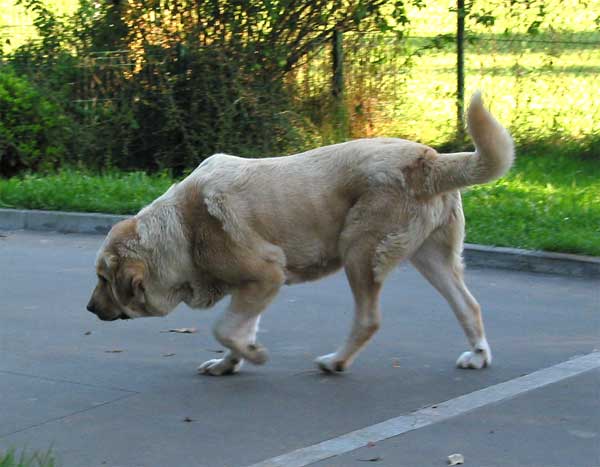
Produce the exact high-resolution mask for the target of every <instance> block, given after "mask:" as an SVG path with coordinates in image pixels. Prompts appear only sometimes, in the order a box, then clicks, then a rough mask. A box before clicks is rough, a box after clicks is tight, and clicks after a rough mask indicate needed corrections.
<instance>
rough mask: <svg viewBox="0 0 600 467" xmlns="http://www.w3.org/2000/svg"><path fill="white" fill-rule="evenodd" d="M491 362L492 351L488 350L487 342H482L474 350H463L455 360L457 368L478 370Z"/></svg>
mask: <svg viewBox="0 0 600 467" xmlns="http://www.w3.org/2000/svg"><path fill="white" fill-rule="evenodd" d="M491 363H492V352H491V351H490V347H489V345H488V344H487V342H483V343H481V344H479V345H477V347H476V348H475V349H474V350H469V351H467V352H463V353H462V354H461V356H460V357H458V360H457V361H456V366H457V367H458V368H470V369H475V370H480V369H481V368H485V367H487V366H490V364H491Z"/></svg>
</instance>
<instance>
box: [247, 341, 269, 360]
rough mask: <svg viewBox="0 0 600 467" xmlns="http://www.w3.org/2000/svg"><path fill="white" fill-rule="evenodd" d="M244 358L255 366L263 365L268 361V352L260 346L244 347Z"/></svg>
mask: <svg viewBox="0 0 600 467" xmlns="http://www.w3.org/2000/svg"><path fill="white" fill-rule="evenodd" d="M242 355H243V356H244V358H245V359H246V360H248V361H249V362H252V363H254V364H255V365H264V364H265V363H266V362H267V360H269V352H267V349H266V348H264V347H263V346H262V345H260V344H250V345H248V346H246V348H245V349H244V352H243V353H242Z"/></svg>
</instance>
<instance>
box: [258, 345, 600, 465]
mask: <svg viewBox="0 0 600 467" xmlns="http://www.w3.org/2000/svg"><path fill="white" fill-rule="evenodd" d="M598 368H600V352H592V353H589V354H586V355H583V356H579V357H575V358H572V359H570V360H567V361H565V362H562V363H559V364H557V365H554V366H551V367H548V368H544V369H542V370H538V371H535V372H533V373H530V374H528V375H524V376H521V377H518V378H514V379H511V380H508V381H505V382H503V383H498V384H495V385H493V386H488V387H486V388H483V389H479V390H477V391H474V392H471V393H469V394H465V395H463V396H459V397H456V398H454V399H450V400H448V401H445V402H441V403H439V404H433V405H431V406H429V407H425V408H423V409H420V410H417V411H416V412H413V413H411V414H409V415H401V416H398V417H395V418H391V419H389V420H386V421H383V422H381V423H377V424H375V425H370V426H367V427H364V428H361V429H359V430H355V431H352V432H350V433H346V434H344V435H341V436H338V437H336V438H332V439H329V440H326V441H323V442H320V443H316V444H313V445H310V446H306V447H304V448H300V449H296V450H294V451H291V452H288V453H285V454H282V455H279V456H276V457H272V458H270V459H266V460H264V461H261V462H258V463H256V464H252V465H251V466H249V467H304V466H307V465H310V464H314V463H316V462H319V461H322V460H325V459H329V458H331V457H335V456H339V455H341V454H345V453H348V452H350V451H354V450H355V449H358V448H362V447H365V446H366V445H367V444H368V443H369V442H378V441H383V440H386V439H388V438H392V437H394V436H399V435H402V434H404V433H408V432H410V431H414V430H418V429H420V428H424V427H426V426H429V425H433V424H435V423H439V422H442V421H445V420H448V419H450V418H453V417H456V416H459V415H463V414H466V413H468V412H471V411H473V410H476V409H479V408H482V407H485V406H488V405H491V404H495V403H498V402H501V401H505V400H508V399H511V398H514V397H517V396H520V395H522V394H524V393H527V392H530V391H533V390H536V389H540V388H542V387H544V386H548V385H550V384H554V383H557V382H559V381H562V380H564V379H567V378H572V377H574V376H577V375H580V374H582V373H585V372H588V371H591V370H594V369H598Z"/></svg>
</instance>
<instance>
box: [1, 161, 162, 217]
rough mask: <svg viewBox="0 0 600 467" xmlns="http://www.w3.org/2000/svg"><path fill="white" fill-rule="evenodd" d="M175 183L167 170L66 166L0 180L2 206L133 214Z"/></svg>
mask: <svg viewBox="0 0 600 467" xmlns="http://www.w3.org/2000/svg"><path fill="white" fill-rule="evenodd" d="M172 183H173V179H172V178H171V177H170V176H169V175H168V174H166V173H164V174H159V175H147V174H145V173H143V172H128V173H125V172H109V173H105V174H103V175H94V174H91V173H90V172H87V171H79V170H63V171H61V172H59V173H57V174H53V175H26V176H25V177H22V178H17V177H15V178H11V179H9V180H0V207H8V208H25V209H49V210H63V211H85V212H108V213H114V214H132V213H135V212H137V211H138V210H139V209H140V208H141V207H143V206H145V205H146V204H148V203H149V202H150V201H152V200H153V199H155V198H157V197H158V196H159V195H161V194H162V193H164V192H165V191H166V190H167V188H169V186H170V185H171V184H172Z"/></svg>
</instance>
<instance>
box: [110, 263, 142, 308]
mask: <svg viewBox="0 0 600 467" xmlns="http://www.w3.org/2000/svg"><path fill="white" fill-rule="evenodd" d="M145 272H146V267H145V266H144V263H142V262H141V261H127V262H124V263H123V264H122V265H121V267H120V268H119V271H118V273H117V283H116V288H117V292H118V294H119V297H120V298H121V299H122V300H123V302H124V303H130V302H131V301H134V300H135V302H136V303H138V304H144V302H145V300H146V298H145V295H144V291H145V289H144V276H145Z"/></svg>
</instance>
